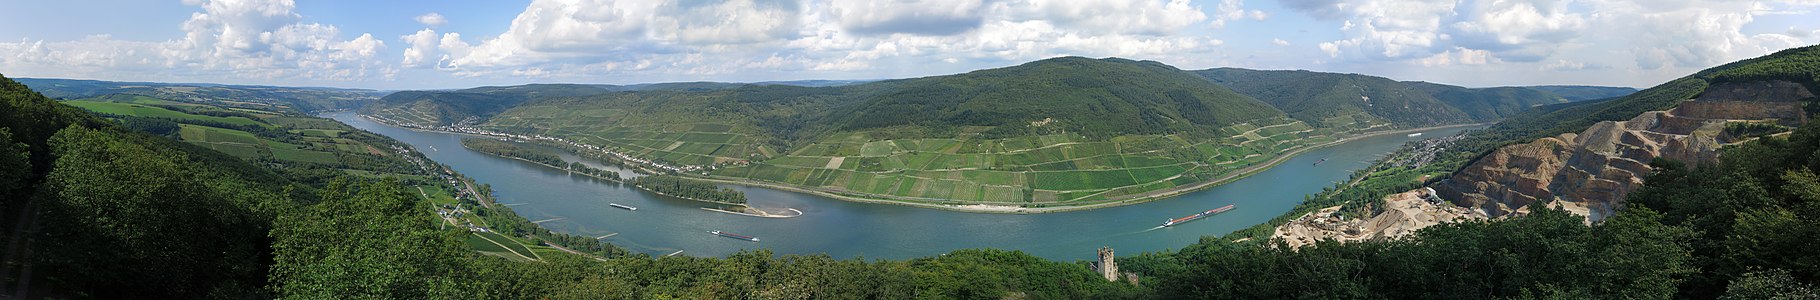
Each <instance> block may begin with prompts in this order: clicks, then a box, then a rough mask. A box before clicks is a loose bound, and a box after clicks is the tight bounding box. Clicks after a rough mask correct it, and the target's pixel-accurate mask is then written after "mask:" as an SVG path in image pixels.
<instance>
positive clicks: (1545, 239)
mask: <svg viewBox="0 0 1820 300" xmlns="http://www.w3.org/2000/svg"><path fill="white" fill-rule="evenodd" d="M1660 218H1661V216H1660V214H1658V213H1655V212H1652V211H1649V210H1647V209H1636V210H1627V211H1625V212H1623V213H1621V214H1619V215H1617V216H1614V217H1612V218H1610V219H1608V220H1607V221H1605V222H1603V223H1600V224H1596V225H1594V226H1591V227H1588V226H1586V225H1583V224H1582V220H1583V219H1582V218H1581V217H1579V216H1575V215H1572V214H1569V213H1567V212H1564V211H1558V210H1547V209H1544V210H1538V211H1537V212H1535V213H1534V214H1531V215H1529V216H1526V217H1519V218H1513V219H1510V220H1504V221H1492V222H1483V221H1475V222H1464V223H1450V224H1444V225H1437V226H1436V227H1431V228H1429V229H1425V230H1423V231H1421V232H1420V233H1418V234H1416V235H1414V236H1411V237H1408V238H1405V239H1399V240H1392V241H1368V242H1356V243H1345V244H1342V243H1336V242H1322V243H1319V244H1316V245H1314V246H1310V247H1304V248H1302V249H1300V250H1290V249H1289V248H1288V247H1286V246H1274V247H1273V246H1264V245H1260V244H1259V243H1233V242H1229V241H1226V240H1219V239H1207V240H1203V241H1202V242H1200V243H1197V244H1195V245H1191V246H1189V247H1187V248H1185V249H1182V250H1181V251H1180V252H1178V253H1173V254H1149V253H1147V254H1145V255H1142V256H1139V257H1134V258H1130V259H1126V260H1125V261H1124V262H1121V265H1122V266H1124V267H1125V268H1126V269H1129V270H1133V271H1139V272H1143V273H1144V274H1149V275H1151V276H1155V280H1154V281H1151V282H1150V283H1149V284H1150V285H1151V286H1153V287H1155V288H1156V289H1157V293H1158V294H1159V295H1169V296H1170V297H1180V298H1201V299H1290V298H1302V299H1309V298H1319V299H1332V298H1382V299H1461V298H1467V299H1483V298H1510V297H1520V296H1547V297H1561V296H1564V297H1568V298H1585V297H1592V298H1607V297H1615V296H1625V297H1634V298H1645V299H1666V298H1669V297H1670V296H1672V295H1673V294H1674V292H1675V288H1676V284H1677V283H1679V282H1680V280H1682V279H1683V278H1686V277H1687V276H1688V275H1689V274H1691V273H1693V272H1694V271H1695V270H1694V269H1693V268H1691V267H1690V265H1689V262H1688V261H1689V259H1690V258H1689V255H1688V251H1687V250H1686V245H1685V243H1687V241H1688V240H1689V239H1690V238H1691V237H1693V235H1692V233H1691V232H1690V231H1689V230H1687V229H1685V228H1681V227H1674V226H1668V225H1663V224H1661V223H1659V222H1658V220H1659V219H1660Z"/></svg>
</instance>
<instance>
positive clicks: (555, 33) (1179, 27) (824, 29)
mask: <svg viewBox="0 0 1820 300" xmlns="http://www.w3.org/2000/svg"><path fill="white" fill-rule="evenodd" d="M1245 16H1247V14H1244V13H1241V14H1239V15H1238V16H1237V17H1235V18H1243V17H1245ZM1253 18H1262V17H1261V16H1253ZM1207 19H1208V16H1207V14H1206V13H1204V12H1203V11H1202V9H1201V8H1200V7H1196V6H1193V5H1191V3H1190V2H1189V1H1187V0H1069V1H1060V0H998V1H991V0H909V1H895V0H875V1H830V0H810V1H806V2H801V3H798V2H778V1H749V0H748V1H737V0H736V1H726V2H713V3H705V2H694V1H674V0H659V1H636V2H633V1H602V0H536V1H533V2H532V3H531V4H530V5H528V6H527V7H526V9H525V10H524V12H522V13H520V14H519V15H518V17H517V18H516V19H514V20H513V22H512V24H511V26H510V29H508V30H507V31H506V32H505V33H503V34H500V35H499V36H497V37H495V38H491V39H487V40H482V41H472V44H468V43H469V41H463V40H461V39H460V38H459V37H458V36H457V37H454V38H451V37H450V36H448V35H447V34H445V35H444V36H443V39H442V40H440V43H439V45H438V48H437V49H438V50H439V51H442V53H444V54H443V55H444V57H445V58H444V59H442V60H440V62H439V63H438V65H437V66H438V68H440V69H444V70H449V71H452V72H453V73H454V74H456V75H460V76H485V75H495V74H497V75H505V74H512V73H515V72H516V73H520V74H533V73H534V74H538V75H540V76H553V77H555V76H570V75H575V74H589V73H615V74H624V73H635V72H671V73H680V74H691V75H711V74H726V73H732V72H738V71H740V70H742V69H755V68H762V69H765V70H772V71H777V70H783V71H788V70H819V71H853V70H865V69H869V68H872V67H873V63H874V62H875V61H877V60H882V59H894V58H916V59H926V60H927V61H930V62H934V61H946V60H956V61H958V60H959V59H970V60H993V61H997V60H1025V59H1035V58H1044V57H1050V56H1056V55H1100V56H1105V55H1121V56H1132V55H1145V54H1169V55H1188V54H1192V53H1195V51H1205V49H1207V48H1208V47H1211V46H1217V45H1219V44H1221V43H1223V42H1221V41H1219V40H1217V39H1208V38H1206V37H1199V36H1184V35H1180V34H1179V33H1181V32H1182V31H1183V30H1185V29H1187V28H1190V27H1192V26H1193V25H1194V24H1197V23H1201V22H1206V21H1207ZM425 36H427V34H425ZM422 38H423V37H420V36H418V35H411V36H407V37H405V38H404V39H406V40H408V41H411V43H412V44H413V47H412V48H413V49H416V48H419V47H416V45H417V44H416V41H422V40H421V39H422ZM457 49H459V50H457ZM1196 49H1200V50H1196ZM414 53H415V52H412V50H410V49H407V51H406V56H407V61H409V62H414V63H422V62H424V61H427V57H429V56H428V55H421V54H414ZM409 57H421V58H419V59H411V58H409ZM658 67H662V68H658ZM531 68H536V69H537V70H538V72H530V71H529V70H531Z"/></svg>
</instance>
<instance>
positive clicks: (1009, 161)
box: [713, 119, 1384, 207]
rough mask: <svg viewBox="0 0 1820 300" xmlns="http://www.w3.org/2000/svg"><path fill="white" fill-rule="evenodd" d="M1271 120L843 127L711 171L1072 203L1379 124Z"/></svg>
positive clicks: (1210, 172) (848, 191) (1259, 159)
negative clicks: (994, 128)
mask: <svg viewBox="0 0 1820 300" xmlns="http://www.w3.org/2000/svg"><path fill="white" fill-rule="evenodd" d="M1272 122H1274V123H1267V122H1259V123H1260V124H1239V125H1235V126H1231V127H1227V128H1223V129H1221V130H1220V132H1219V133H1218V134H1217V136H1216V137H1212V138H1191V137H1188V136H1185V135H1141V136H1120V137H1115V138H1111V139H1103V140H1091V139H1087V138H1085V137H1082V136H1078V135H1072V134H1053V135H1043V136H1032V137H1017V138H1005V139H972V138H965V137H962V138H948V139H895V140H873V139H868V138H867V135H866V134H865V133H851V134H847V135H844V136H838V137H834V138H829V139H826V140H823V141H821V142H818V143H815V144H811V145H808V146H805V147H802V148H800V149H797V150H796V151H793V152H791V153H789V154H788V155H785V156H781V157H778V158H774V159H769V160H763V161H758V162H754V163H752V164H750V165H747V166H742V167H731V168H724V169H719V170H716V171H714V173H713V175H715V176H717V177H722V178H738V179H747V180H756V181H762V182H773V183H784V184H789V185H795V186H803V187H813V188H817V189H821V190H824V191H830V192H835V193H840V194H845V195H852V196H859V197H865V198H877V199H888V200H910V201H923V202H938V203H955V204H1002V205H1023V206H1033V207H1041V206H1048V205H1077V204H1085V203H1094V202H1104V201H1116V200H1124V199H1130V198H1135V197H1142V196H1145V195H1147V194H1154V193H1156V192H1159V191H1165V190H1169V189H1172V188H1175V187H1179V186H1185V185H1191V184H1195V183H1200V182H1205V181H1210V180H1214V179H1216V178H1218V177H1220V176H1222V175H1226V174H1230V173H1231V172H1234V171H1238V170H1240V169H1243V168H1246V167H1250V166H1253V165H1257V164H1261V163H1264V162H1267V161H1269V160H1270V159H1273V158H1275V157H1276V156H1277V155H1280V154H1282V153H1285V152H1287V151H1289V150H1291V149H1293V148H1296V147H1303V146H1310V145H1318V144H1323V143H1327V142H1331V141H1334V140H1336V139H1338V138H1339V137H1343V136H1345V135H1349V134H1353V133H1356V132H1358V131H1363V130H1371V129H1381V127H1383V126H1384V125H1379V124H1373V123H1372V122H1354V123H1350V124H1346V125H1347V126H1343V127H1334V128H1321V129H1316V128H1313V127H1310V126H1308V125H1307V124H1305V123H1302V122H1299V121H1293V120H1288V119H1279V120H1273V121H1272ZM1330 124H1331V123H1330ZM1335 128H1343V130H1344V131H1340V130H1336V129H1335Z"/></svg>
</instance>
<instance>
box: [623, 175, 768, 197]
mask: <svg viewBox="0 0 1820 300" xmlns="http://www.w3.org/2000/svg"><path fill="white" fill-rule="evenodd" d="M631 183H632V185H636V186H638V187H640V188H644V189H647V190H651V191H653V192H658V193H663V194H665V195H670V196H674V197H682V198H687V199H693V200H699V201H709V202H720V203H730V204H740V203H746V193H745V192H740V191H736V190H733V189H730V188H723V187H720V186H718V185H714V184H713V183H708V182H703V181H698V180H692V179H688V178H682V177H679V176H675V175H652V176H644V177H639V178H633V179H632V182H631Z"/></svg>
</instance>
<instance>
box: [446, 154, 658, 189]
mask: <svg viewBox="0 0 1820 300" xmlns="http://www.w3.org/2000/svg"><path fill="white" fill-rule="evenodd" d="M463 148H468V150H474V152H479V153H485V154H487V155H492V156H498V157H504V158H509V159H513V160H517V161H522V162H528V163H531V164H535V165H539V166H544V167H549V168H552V169H557V170H563V171H565V172H569V174H575V175H581V176H587V177H594V178H596V179H600V180H606V181H612V182H618V183H625V179H621V178H618V177H612V178H609V177H606V176H600V175H594V174H588V173H581V172H575V171H574V170H569V169H565V168H563V167H558V166H555V165H551V164H547V163H543V162H539V161H534V160H529V159H524V158H522V157H517V156H511V155H501V154H496V153H492V152H487V151H480V150H478V149H474V148H470V147H466V145H463ZM615 174H616V173H615Z"/></svg>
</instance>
